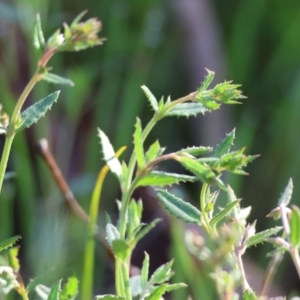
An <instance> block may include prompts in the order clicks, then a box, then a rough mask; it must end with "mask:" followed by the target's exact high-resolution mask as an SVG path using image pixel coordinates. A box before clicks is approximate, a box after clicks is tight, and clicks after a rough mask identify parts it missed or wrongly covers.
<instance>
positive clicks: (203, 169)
mask: <svg viewBox="0 0 300 300" xmlns="http://www.w3.org/2000/svg"><path fill="white" fill-rule="evenodd" d="M177 160H178V161H179V162H180V163H181V165H182V166H184V167H185V168H186V169H187V170H189V171H190V172H192V173H194V174H195V175H196V176H197V177H198V178H199V179H200V180H201V181H203V182H205V183H212V181H213V179H215V178H216V175H215V173H214V172H213V171H212V170H211V169H210V167H209V166H207V165H206V164H204V163H201V162H200V161H197V160H194V159H192V158H189V157H179V158H178V159H177Z"/></svg>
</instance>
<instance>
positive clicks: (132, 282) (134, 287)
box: [129, 275, 142, 297]
mask: <svg viewBox="0 0 300 300" xmlns="http://www.w3.org/2000/svg"><path fill="white" fill-rule="evenodd" d="M129 286H130V291H131V296H132V297H137V296H138V295H140V294H141V292H142V288H141V276H140V275H136V276H132V277H130V278H129Z"/></svg>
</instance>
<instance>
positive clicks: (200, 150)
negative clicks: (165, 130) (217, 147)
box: [177, 146, 213, 156]
mask: <svg viewBox="0 0 300 300" xmlns="http://www.w3.org/2000/svg"><path fill="white" fill-rule="evenodd" d="M212 149H213V148H212V147H203V146H199V147H195V146H194V147H189V148H185V149H182V150H180V151H178V152H177V153H188V154H190V155H192V156H199V155H203V154H207V153H209V152H211V151H212Z"/></svg>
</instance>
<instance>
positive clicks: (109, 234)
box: [105, 224, 120, 247]
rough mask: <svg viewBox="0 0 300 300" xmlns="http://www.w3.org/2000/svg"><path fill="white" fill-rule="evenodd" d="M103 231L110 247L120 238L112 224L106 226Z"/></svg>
mask: <svg viewBox="0 0 300 300" xmlns="http://www.w3.org/2000/svg"><path fill="white" fill-rule="evenodd" d="M105 229H106V238H107V242H108V244H109V245H110V246H111V247H112V242H113V241H114V240H118V239H119V238H120V233H119V231H118V229H117V228H116V227H115V226H114V225H113V224H107V225H106V228H105Z"/></svg>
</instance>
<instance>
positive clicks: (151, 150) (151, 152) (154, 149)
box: [146, 140, 165, 163]
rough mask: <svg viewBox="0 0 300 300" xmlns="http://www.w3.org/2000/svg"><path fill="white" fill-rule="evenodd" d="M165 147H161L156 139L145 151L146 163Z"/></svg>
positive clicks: (158, 154)
mask: <svg viewBox="0 0 300 300" xmlns="http://www.w3.org/2000/svg"><path fill="white" fill-rule="evenodd" d="M164 150H165V148H161V147H160V144H159V141H158V140H156V141H155V142H154V143H153V144H152V145H151V146H150V147H149V149H148V150H147V152H146V161H147V163H148V162H150V161H152V160H154V159H155V158H157V157H158V156H160V155H162V154H163V152H164Z"/></svg>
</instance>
